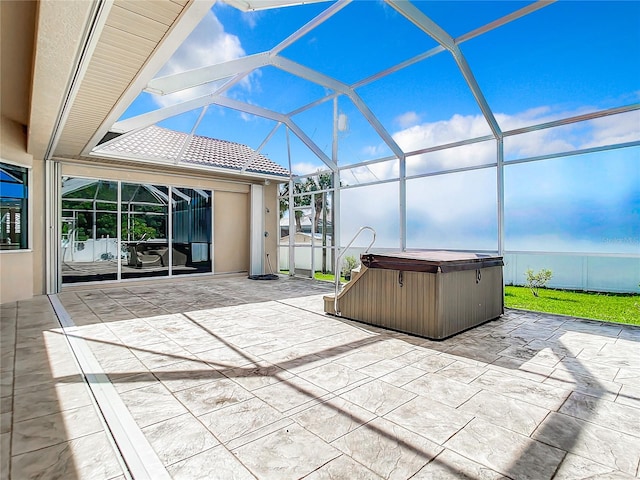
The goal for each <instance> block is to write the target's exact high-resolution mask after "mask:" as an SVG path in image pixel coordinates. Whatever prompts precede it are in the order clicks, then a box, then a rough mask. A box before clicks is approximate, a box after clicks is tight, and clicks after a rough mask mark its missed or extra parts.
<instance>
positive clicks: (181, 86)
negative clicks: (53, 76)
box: [112, 0, 554, 171]
mask: <svg viewBox="0 0 640 480" xmlns="http://www.w3.org/2000/svg"><path fill="white" fill-rule="evenodd" d="M351 1H352V0H338V1H337V2H335V3H333V4H332V5H331V6H329V7H328V8H327V9H326V10H324V11H323V12H322V13H320V14H319V15H318V16H316V17H315V18H313V19H312V20H311V21H309V22H308V23H307V24H306V25H304V26H302V27H301V28H300V29H298V30H297V31H296V32H294V33H293V34H291V35H290V36H289V37H287V38H285V39H284V40H283V41H281V42H280V43H278V44H277V45H276V46H275V47H273V48H272V49H271V50H269V51H266V52H261V53H257V54H253V55H247V56H245V57H241V58H238V59H234V60H230V61H227V62H224V63H220V64H216V65H210V66H206V67H202V68H198V69H194V70H189V71H186V72H182V73H177V74H174V75H169V76H165V77H159V78H155V79H152V80H151V81H150V82H149V83H148V84H147V87H146V89H145V91H147V92H149V93H153V94H159V95H167V94H171V93H175V92H178V91H183V90H186V89H189V88H193V87H196V86H200V85H205V84H212V83H215V82H219V81H221V80H222V81H224V83H223V84H222V85H221V86H218V87H217V88H214V91H213V92H212V93H210V94H208V95H204V96H201V97H198V98H195V99H191V100H187V101H184V102H180V103H177V104H175V105H171V106H168V107H163V108H159V109H157V110H154V111H152V112H149V113H146V114H142V115H138V116H135V117H131V118H129V119H126V120H122V121H119V122H116V123H115V124H114V125H113V128H112V130H113V131H115V132H119V133H127V132H131V131H134V130H138V129H140V128H144V127H145V126H149V125H152V124H155V123H157V122H160V121H162V120H165V119H167V118H170V117H173V116H176V115H179V114H181V113H185V112H188V111H191V110H194V109H198V108H204V107H206V106H208V105H211V104H215V105H218V106H221V107H226V108H230V109H233V110H237V111H240V112H243V113H248V114H251V115H256V116H259V117H263V118H266V119H270V120H273V121H275V122H277V124H278V125H279V124H284V125H286V126H287V127H288V130H290V131H291V132H293V133H294V134H295V135H296V136H297V137H298V138H299V139H300V140H301V141H302V142H303V143H304V144H305V145H306V146H307V147H308V148H309V149H310V150H311V151H312V152H313V153H314V154H315V155H316V156H317V157H318V158H319V159H320V160H322V162H324V164H325V165H327V166H328V167H329V168H330V169H331V170H332V171H338V165H337V162H336V160H337V159H331V158H329V157H328V156H327V155H326V154H324V152H322V149H321V148H319V147H318V146H317V145H316V143H315V142H314V141H313V140H312V139H311V138H309V137H308V136H307V134H306V133H305V132H304V131H303V130H302V129H301V128H300V127H299V126H298V125H297V124H296V123H295V122H294V121H293V119H292V117H293V116H295V115H297V114H299V113H301V112H303V111H305V110H308V109H310V108H313V107H315V106H317V105H319V104H321V103H324V102H327V101H330V100H332V99H335V98H336V97H338V96H341V95H344V96H346V97H347V98H349V99H350V100H351V101H352V102H353V104H354V105H355V106H356V108H357V109H358V110H359V111H360V113H361V114H362V116H363V117H364V118H365V119H366V120H367V122H369V124H370V125H371V126H372V127H373V129H374V130H375V131H376V133H377V134H378V135H379V137H380V138H381V139H382V141H383V142H384V143H385V144H386V145H387V146H388V147H389V148H390V150H391V151H392V152H393V153H394V155H395V156H396V157H397V158H398V159H400V160H401V161H404V158H405V157H406V156H407V155H409V154H415V152H404V151H403V150H402V149H401V148H400V146H399V145H398V144H397V143H396V141H395V140H394V139H393V137H392V136H391V134H390V133H389V132H388V130H387V129H386V128H385V127H384V126H383V125H382V123H381V122H380V121H379V120H378V118H377V117H376V116H375V114H374V113H373V112H372V111H371V110H370V108H369V107H368V105H367V104H366V102H364V101H363V100H362V98H361V97H360V96H359V95H358V93H357V92H356V89H357V88H360V87H362V86H364V85H367V84H369V83H371V82H374V81H376V80H378V79H380V78H383V77H386V76H388V75H390V74H392V73H394V72H396V71H399V70H401V69H403V68H406V67H408V66H410V65H413V64H415V63H417V62H421V61H423V60H425V59H427V58H429V57H432V56H434V55H437V54H438V53H441V52H444V51H448V52H450V53H451V55H452V56H453V58H454V60H455V62H456V64H457V65H458V68H459V69H460V72H461V73H462V75H463V77H464V78H465V80H466V82H467V84H468V86H469V89H470V90H471V92H472V94H473V96H474V98H475V99H476V102H477V103H478V105H479V107H480V110H481V111H482V113H483V116H484V117H485V119H486V121H487V123H488V124H489V126H490V128H491V131H492V133H493V138H496V139H499V138H502V135H503V133H502V131H501V129H500V126H499V125H498V122H497V120H496V119H495V116H494V114H493V112H492V111H491V108H490V107H489V105H488V103H487V101H486V99H485V98H484V95H483V94H482V90H481V89H480V87H479V85H478V84H477V82H476V81H475V78H474V77H473V73H472V71H471V69H470V67H469V65H468V63H467V62H466V59H465V58H464V56H463V54H462V52H461V50H460V48H459V44H460V43H462V42H465V41H468V40H470V39H472V38H475V37H477V36H479V35H482V34H483V33H486V32H488V31H490V30H493V29H495V28H498V27H500V26H502V25H505V24H506V23H509V22H511V21H514V20H516V19H518V18H521V17H522V16H524V15H527V14H530V13H532V12H535V11H537V10H539V9H540V8H543V7H545V6H547V5H550V4H551V3H553V1H554V0H550V1H548V0H539V1H537V2H535V3H532V4H530V5H527V6H525V7H523V8H521V9H519V10H517V11H515V12H512V13H510V14H508V15H506V16H504V17H502V18H500V19H497V20H494V21H492V22H490V23H488V24H486V25H484V26H482V27H479V28H476V29H474V30H472V31H470V32H468V33H466V34H463V35H461V36H460V37H458V38H456V39H454V38H452V37H451V36H450V35H449V34H448V33H447V32H445V31H444V30H443V29H442V28H440V27H439V26H438V25H437V24H436V23H435V22H433V21H432V20H431V19H430V18H428V17H427V16H426V15H425V14H423V13H422V12H421V11H420V10H419V9H418V8H416V7H415V6H414V5H413V4H411V3H410V2H407V1H402V2H396V1H393V0H385V1H386V3H387V4H388V5H389V6H391V7H392V8H394V9H395V10H396V11H398V12H399V13H400V14H401V15H402V16H404V17H405V18H406V19H407V20H408V21H410V22H411V23H413V24H414V25H416V26H417V27H418V28H420V29H421V30H422V31H424V32H425V34H427V35H429V36H430V37H432V38H433V39H434V40H436V41H437V42H438V43H439V44H440V45H439V46H438V47H435V48H432V49H430V50H428V51H426V52H424V53H422V54H419V55H417V56H415V57H413V58H411V59H408V60H405V61H403V62H400V63H398V64H396V65H394V66H392V67H390V68H388V69H386V70H384V71H381V72H379V73H376V74H374V75H371V76H369V77H367V78H364V79H362V80H360V81H357V82H355V83H354V84H352V85H348V84H346V83H343V82H341V81H338V80H336V79H334V78H332V77H329V76H327V75H325V74H323V73H321V72H318V71H316V70H313V69H311V68H309V67H306V66H304V65H301V64H299V63H296V62H294V61H292V60H289V59H288V58H286V57H283V56H281V55H280V53H281V52H282V51H283V50H284V49H285V48H286V47H288V46H289V45H291V44H293V43H294V42H296V41H297V40H299V39H300V38H302V37H303V36H304V35H306V34H308V33H309V32H311V31H312V30H313V29H314V28H316V27H317V26H319V25H321V24H322V23H324V22H325V21H326V20H328V19H329V18H331V17H332V16H333V15H335V14H336V13H338V12H339V11H340V10H342V9H343V8H344V7H346V6H347V5H348V4H349V3H351ZM265 66H273V67H276V68H279V69H281V70H283V71H285V72H288V73H290V74H292V75H295V76H297V77H300V78H302V79H305V80H308V81H311V82H314V83H316V84H318V85H321V86H323V87H325V88H327V89H330V90H332V93H330V94H328V95H326V96H325V97H323V98H319V99H317V100H316V101H314V102H312V103H310V104H308V105H305V106H302V107H300V108H298V109H295V110H293V111H290V112H288V113H280V112H275V111H272V110H269V109H266V108H262V107H258V106H256V105H251V104H248V103H246V102H241V101H238V100H234V99H231V98H228V97H225V96H224V92H225V91H227V90H228V89H229V88H230V87H231V86H233V85H235V84H236V83H237V82H239V81H240V80H242V79H243V78H245V77H246V76H247V75H249V74H250V73H251V72H253V71H254V70H256V69H259V68H261V67H265ZM276 128H277V126H276ZM194 129H195V127H194ZM266 142H268V139H265V141H264V142H263V145H264V144H265V143H266Z"/></svg>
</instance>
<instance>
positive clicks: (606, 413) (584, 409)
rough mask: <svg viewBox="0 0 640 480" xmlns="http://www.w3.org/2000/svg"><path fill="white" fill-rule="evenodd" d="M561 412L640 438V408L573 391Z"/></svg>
mask: <svg viewBox="0 0 640 480" xmlns="http://www.w3.org/2000/svg"><path fill="white" fill-rule="evenodd" d="M559 412H560V413H564V414H566V415H571V416H572V417H576V418H579V419H581V420H586V421H588V422H591V423H596V424H598V425H600V426H602V427H606V428H610V429H612V430H617V431H619V432H622V433H627V434H629V435H633V436H635V437H639V438H640V409H638V408H634V407H630V406H626V405H620V404H618V403H614V402H610V401H608V400H604V399H602V398H598V397H594V396H591V395H585V394H582V393H578V392H573V393H572V394H571V396H570V397H569V398H568V399H567V401H566V402H565V403H564V405H562V408H561V409H560V410H559Z"/></svg>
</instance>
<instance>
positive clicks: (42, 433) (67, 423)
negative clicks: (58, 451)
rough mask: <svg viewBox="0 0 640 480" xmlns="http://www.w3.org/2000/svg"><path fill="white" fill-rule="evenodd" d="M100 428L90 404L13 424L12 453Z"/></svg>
mask: <svg viewBox="0 0 640 480" xmlns="http://www.w3.org/2000/svg"><path fill="white" fill-rule="evenodd" d="M100 431H102V423H101V422H100V420H99V417H98V414H97V413H96V411H95V409H94V408H93V405H87V406H86V407H79V408H74V409H71V410H65V411H64V412H58V413H54V414H51V415H45V416H42V417H36V418H32V419H29V420H24V421H22V422H16V423H14V424H13V437H12V448H11V454H12V455H20V454H22V453H27V452H32V451H34V450H39V449H41V448H46V447H50V446H52V445H57V444H59V443H64V442H66V441H68V440H72V439H74V438H79V437H83V436H85V435H89V434H91V433H96V432H100Z"/></svg>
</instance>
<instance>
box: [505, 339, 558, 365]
mask: <svg viewBox="0 0 640 480" xmlns="http://www.w3.org/2000/svg"><path fill="white" fill-rule="evenodd" d="M538 343H542V342H539V341H538ZM533 344H535V342H531V343H528V344H527V345H510V346H508V347H507V348H505V349H504V350H501V351H500V352H498V355H500V356H504V357H511V358H515V359H516V360H520V361H522V362H523V363H525V362H526V363H535V364H538V365H543V366H546V367H554V366H556V365H557V364H558V363H559V362H560V360H562V359H563V358H564V355H559V354H558V353H557V352H556V351H552V350H551V349H549V348H545V347H543V346H542V345H540V346H539V347H538V348H536V347H534V346H532V345H533Z"/></svg>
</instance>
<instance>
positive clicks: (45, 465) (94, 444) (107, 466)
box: [11, 432, 122, 479]
mask: <svg viewBox="0 0 640 480" xmlns="http://www.w3.org/2000/svg"><path fill="white" fill-rule="evenodd" d="M121 474H122V468H121V467H120V464H119V463H118V461H117V460H116V457H115V455H114V453H113V449H112V447H111V444H110V443H109V441H108V440H107V436H106V435H105V433H104V432H98V433H94V434H91V435H87V436H84V437H80V438H76V439H75V440H71V441H69V442H64V443H60V444H57V445H53V446H51V447H47V448H43V449H40V450H36V451H33V452H29V453H24V454H22V455H16V456H13V457H12V458H11V476H12V478H15V479H31V478H42V479H45V478H46V479H49V478H51V479H54V478H60V479H63V478H64V479H67V478H69V479H73V478H78V479H84V478H87V479H94V478H101V479H111V478H114V477H116V476H118V475H121Z"/></svg>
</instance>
